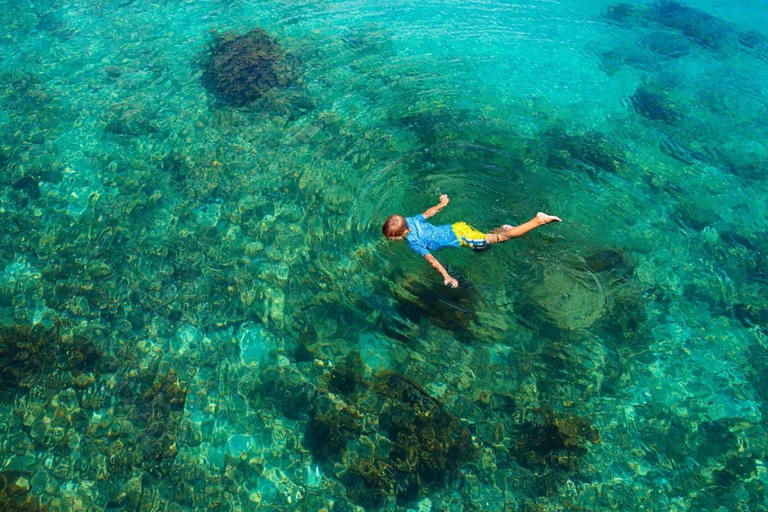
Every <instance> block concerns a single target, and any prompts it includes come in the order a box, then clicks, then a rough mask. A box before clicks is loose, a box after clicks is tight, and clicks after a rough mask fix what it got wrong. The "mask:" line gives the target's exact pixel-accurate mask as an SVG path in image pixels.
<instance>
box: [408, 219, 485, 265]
mask: <svg viewBox="0 0 768 512" xmlns="http://www.w3.org/2000/svg"><path fill="white" fill-rule="evenodd" d="M405 221H406V222H407V223H408V229H410V232H409V233H408V236H406V237H405V239H406V240H407V241H408V246H409V247H410V248H411V249H413V250H414V251H416V252H417V253H419V255H420V256H426V255H427V254H429V253H430V251H438V250H440V249H442V248H444V247H459V246H467V247H471V248H472V249H483V248H485V246H486V245H487V242H486V241H485V233H482V232H481V231H478V230H476V229H475V228H473V227H472V226H470V225H468V224H467V223H465V222H457V223H456V224H443V225H441V226H435V225H434V224H430V223H429V222H428V221H427V220H426V219H425V218H424V215H423V214H421V213H420V214H419V215H416V216H415V217H406V219H405Z"/></svg>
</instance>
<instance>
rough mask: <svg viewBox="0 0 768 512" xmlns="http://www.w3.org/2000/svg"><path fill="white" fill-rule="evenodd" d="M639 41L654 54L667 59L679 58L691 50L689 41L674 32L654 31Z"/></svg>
mask: <svg viewBox="0 0 768 512" xmlns="http://www.w3.org/2000/svg"><path fill="white" fill-rule="evenodd" d="M641 43H642V45H643V46H644V47H645V48H648V49H649V50H651V51H652V52H653V53H655V54H656V55H660V56H662V57H666V58H668V59H679V58H680V57H684V56H686V55H688V53H690V51H691V43H690V42H688V40H687V39H686V38H684V37H681V36H680V35H678V34H676V33H674V32H666V31H655V32H652V33H650V34H647V35H645V36H644V37H643V38H642V39H641Z"/></svg>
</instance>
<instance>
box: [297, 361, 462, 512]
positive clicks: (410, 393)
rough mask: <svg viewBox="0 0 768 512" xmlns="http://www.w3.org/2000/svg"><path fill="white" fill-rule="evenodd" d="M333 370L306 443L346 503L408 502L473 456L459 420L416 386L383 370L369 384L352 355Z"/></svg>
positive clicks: (320, 390)
mask: <svg viewBox="0 0 768 512" xmlns="http://www.w3.org/2000/svg"><path fill="white" fill-rule="evenodd" d="M340 366H341V368H339V367H336V368H334V369H333V370H332V371H330V372H328V373H327V374H326V376H325V377H323V379H322V380H323V381H325V382H326V385H327V388H326V387H325V385H322V386H319V387H318V391H317V395H316V398H315V399H314V401H313V403H312V404H311V414H312V417H311V419H310V420H309V422H308V424H307V431H306V436H305V442H306V443H307V446H308V447H309V448H310V449H311V451H312V453H313V455H314V456H315V457H316V459H317V460H318V461H320V462H321V463H322V464H324V465H325V466H326V467H327V468H328V469H329V470H332V471H333V472H334V473H335V474H336V476H337V478H339V479H340V480H341V481H342V482H344V484H345V486H346V488H347V492H348V495H349V496H350V497H351V498H352V499H353V501H355V502H357V503H359V504H360V505H362V506H364V507H375V506H381V505H382V504H384V503H386V502H390V501H392V500H396V501H397V502H398V503H399V504H401V505H402V504H406V503H410V502H411V501H413V500H415V499H416V498H417V497H418V496H420V495H422V494H424V493H426V492H427V490H428V489H431V488H433V487H437V488H440V487H443V486H445V485H446V484H447V483H448V482H449V481H451V480H453V479H454V478H455V477H456V471H457V470H458V468H459V467H461V466H463V465H465V464H467V463H470V462H471V461H472V460H473V459H474V458H475V456H476V453H477V447H476V446H475V444H474V442H473V440H472V436H471V434H470V433H469V431H468V430H467V428H466V427H465V425H464V423H463V422H462V421H461V419H460V418H459V417H458V416H456V415H455V414H454V413H452V412H451V411H450V410H448V409H447V408H446V407H445V406H444V405H443V404H441V403H440V402H439V401H437V400H436V399H434V398H433V397H432V396H430V394H429V393H428V392H427V391H426V390H424V389H423V388H421V387H420V386H418V385H417V384H416V383H415V382H413V381H412V380H410V379H408V378H407V377H404V376H402V375H399V374H397V373H394V372H383V373H381V374H379V375H378V376H376V377H375V379H374V381H373V383H370V382H368V381H367V379H365V378H364V375H363V373H362V372H363V370H364V365H363V363H362V361H361V360H360V355H359V353H355V352H352V353H350V354H349V355H348V356H347V357H346V358H345V359H344V360H343V362H342V363H341V364H340ZM353 401H354V404H357V405H354V404H353ZM307 406H309V404H306V405H305V407H307Z"/></svg>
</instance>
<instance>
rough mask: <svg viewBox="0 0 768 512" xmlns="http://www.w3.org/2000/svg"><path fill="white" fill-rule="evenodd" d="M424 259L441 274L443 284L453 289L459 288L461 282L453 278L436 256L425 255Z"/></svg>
mask: <svg viewBox="0 0 768 512" xmlns="http://www.w3.org/2000/svg"><path fill="white" fill-rule="evenodd" d="M424 259H425V260H427V261H428V262H429V264H430V265H432V268H434V269H435V270H437V271H438V272H440V275H441V276H443V283H444V284H445V285H450V287H451V288H456V287H457V286H459V282H458V281H457V280H456V279H454V278H452V277H451V275H450V274H449V273H448V271H447V270H445V267H444V266H442V265H441V264H440V262H439V261H437V259H436V258H435V257H434V256H432V255H431V254H425V255H424Z"/></svg>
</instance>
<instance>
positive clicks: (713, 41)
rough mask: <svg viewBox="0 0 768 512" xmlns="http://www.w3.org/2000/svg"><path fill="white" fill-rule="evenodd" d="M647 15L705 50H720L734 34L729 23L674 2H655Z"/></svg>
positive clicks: (668, 0)
mask: <svg viewBox="0 0 768 512" xmlns="http://www.w3.org/2000/svg"><path fill="white" fill-rule="evenodd" d="M648 14H649V16H650V18H651V19H653V20H655V21H657V22H658V23H659V24H661V25H662V26H664V27H666V28H668V29H671V30H676V31H678V32H680V33H681V34H683V35H684V36H685V37H687V38H688V39H690V40H691V41H693V42H694V43H695V44H697V45H699V46H702V47H704V48H707V49H719V48H721V47H722V45H723V44H724V43H725V42H726V41H728V39H730V38H732V37H733V35H734V34H735V30H734V28H733V26H732V25H731V24H730V23H728V22H726V21H724V20H721V19H720V18H717V17H715V16H712V15H711V14H709V13H707V12H704V11H702V10H699V9H694V8H693V7H689V6H687V5H685V4H681V3H679V2H675V1H674V0H660V1H658V2H656V3H655V4H653V6H652V7H651V9H650V12H649V13H648Z"/></svg>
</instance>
